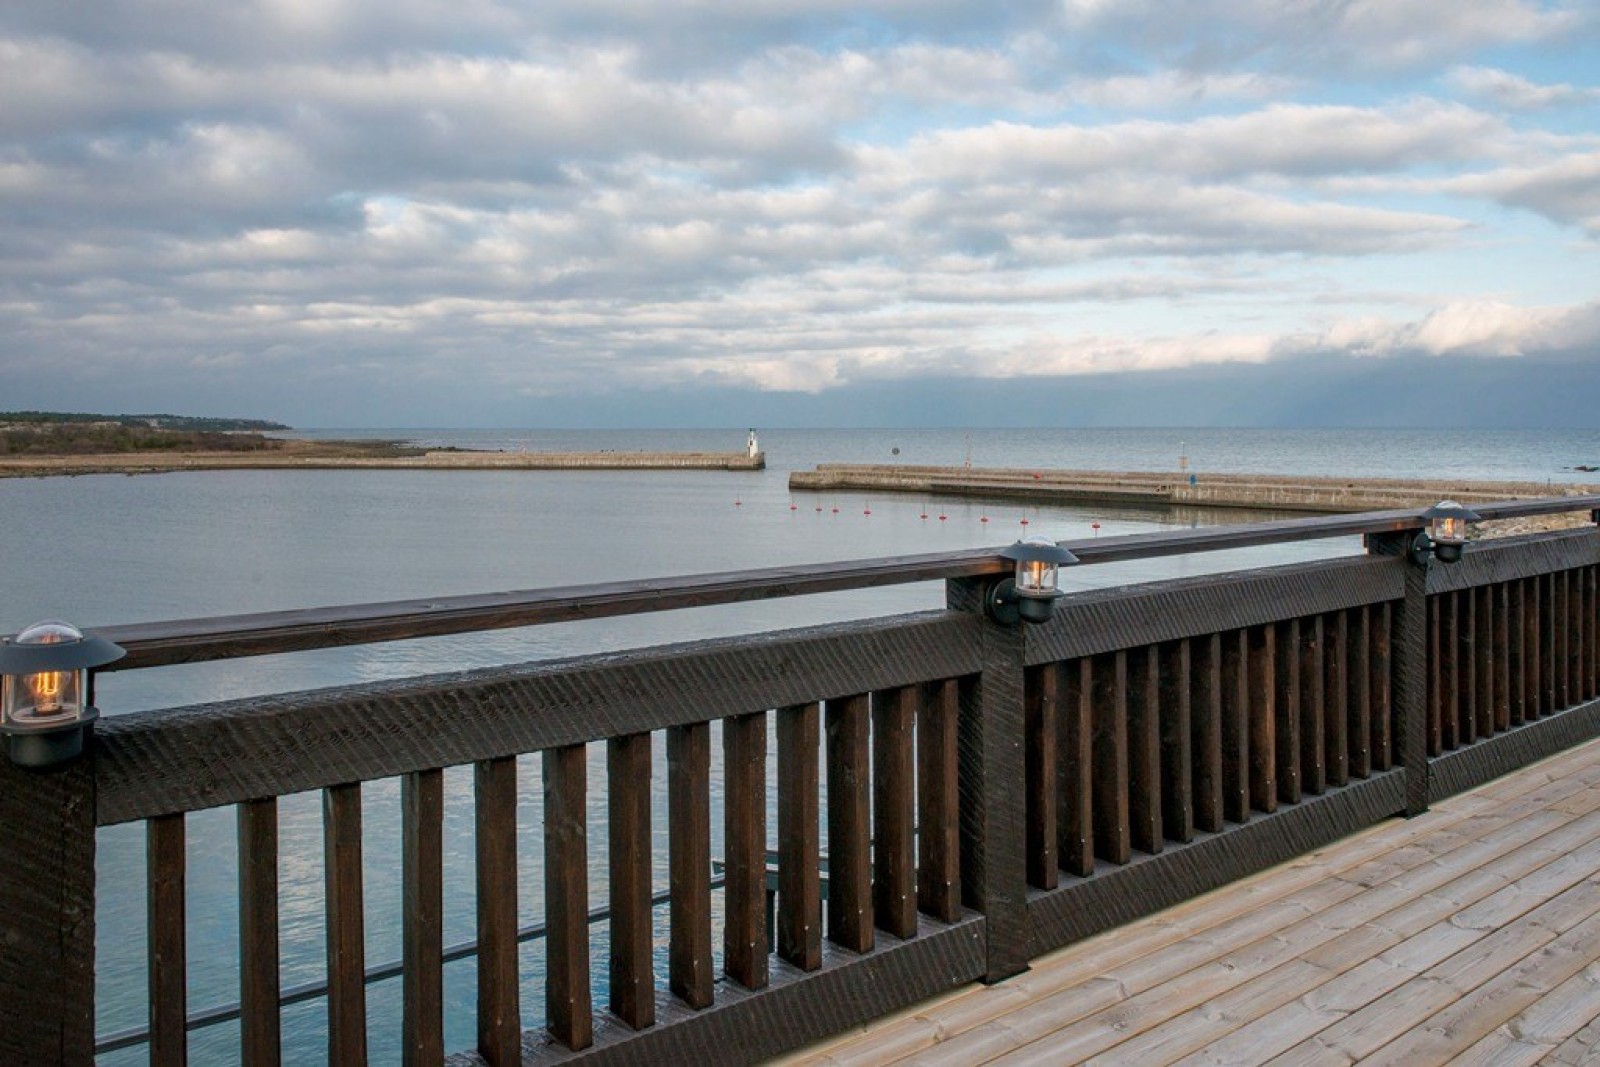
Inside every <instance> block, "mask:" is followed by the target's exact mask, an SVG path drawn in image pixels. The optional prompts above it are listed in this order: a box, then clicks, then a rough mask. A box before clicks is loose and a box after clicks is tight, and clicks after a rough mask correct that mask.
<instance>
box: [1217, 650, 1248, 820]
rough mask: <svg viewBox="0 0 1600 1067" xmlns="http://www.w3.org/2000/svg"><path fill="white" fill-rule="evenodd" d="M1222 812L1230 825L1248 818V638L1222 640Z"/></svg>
mask: <svg viewBox="0 0 1600 1067" xmlns="http://www.w3.org/2000/svg"><path fill="white" fill-rule="evenodd" d="M1222 783H1223V785H1222V812H1223V815H1224V817H1226V818H1227V819H1229V820H1230V821H1232V822H1237V823H1242V822H1246V821H1247V820H1248V819H1249V818H1250V634H1249V632H1248V631H1246V630H1234V631H1232V632H1231V633H1228V634H1225V635H1224V636H1223V638H1222Z"/></svg>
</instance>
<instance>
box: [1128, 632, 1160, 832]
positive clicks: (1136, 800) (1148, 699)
mask: <svg viewBox="0 0 1600 1067" xmlns="http://www.w3.org/2000/svg"><path fill="white" fill-rule="evenodd" d="M1160 666H1161V664H1160V658H1159V656H1158V655H1157V653H1156V650H1155V649H1154V648H1151V647H1149V646H1148V645H1146V646H1142V647H1140V648H1135V649H1131V650H1129V652H1128V836H1129V841H1130V843H1131V844H1132V845H1133V847H1134V848H1136V849H1139V850H1140V851H1141V852H1147V853H1150V854H1152V855H1153V854H1155V853H1157V852H1160V851H1161V845H1162V837H1161V707H1160V699H1161V680H1160V677H1159V673H1158V672H1159V670H1160Z"/></svg>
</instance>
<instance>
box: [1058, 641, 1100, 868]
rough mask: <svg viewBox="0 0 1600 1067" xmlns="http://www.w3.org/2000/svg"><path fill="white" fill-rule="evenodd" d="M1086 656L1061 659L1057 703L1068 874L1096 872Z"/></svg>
mask: <svg viewBox="0 0 1600 1067" xmlns="http://www.w3.org/2000/svg"><path fill="white" fill-rule="evenodd" d="M1092 662H1093V661H1092V660H1090V658H1089V657H1088V656H1084V657H1083V658H1081V659H1075V660H1070V661H1068V662H1066V663H1063V664H1061V665H1060V667H1059V670H1060V672H1061V678H1060V681H1059V682H1058V685H1059V693H1058V695H1059V696H1060V700H1059V702H1058V704H1057V722H1056V743H1057V745H1058V746H1059V747H1058V750H1057V759H1056V765H1057V767H1058V768H1059V769H1060V771H1059V773H1060V783H1059V788H1058V791H1057V793H1056V834H1057V840H1056V854H1057V856H1058V857H1059V859H1060V863H1061V867H1062V869H1063V870H1065V871H1067V872H1068V873H1069V874H1075V875H1078V876H1079V877H1084V876H1086V875H1090V874H1093V873H1094V798H1093V795H1092V793H1091V791H1090V787H1091V781H1090V779H1091V773H1092V768H1093V766H1094V689H1093V687H1094V679H1093V677H1092V675H1091V674H1090V671H1091V670H1092V667H1091V664H1092Z"/></svg>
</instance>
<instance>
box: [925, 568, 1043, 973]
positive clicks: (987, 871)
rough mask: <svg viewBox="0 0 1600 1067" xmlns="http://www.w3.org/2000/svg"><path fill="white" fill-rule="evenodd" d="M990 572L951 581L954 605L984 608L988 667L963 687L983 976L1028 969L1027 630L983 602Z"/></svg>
mask: <svg viewBox="0 0 1600 1067" xmlns="http://www.w3.org/2000/svg"><path fill="white" fill-rule="evenodd" d="M988 584H989V583H988V581H986V580H984V579H956V580H952V581H950V582H948V583H946V586H945V590H946V598H947V603H948V605H949V607H950V608H951V609H953V610H956V611H969V612H972V613H973V614H975V615H977V616H978V618H979V620H980V623H979V631H978V633H979V638H978V639H979V643H980V644H979V649H980V650H979V656H980V662H981V664H982V669H981V671H980V673H979V674H978V675H977V676H976V677H975V678H973V679H971V680H970V681H969V682H968V683H967V684H965V685H963V686H962V687H961V717H960V720H961V721H960V728H959V732H960V750H961V754H960V761H961V894H962V899H963V901H964V902H965V903H966V904H967V906H968V907H971V908H974V909H976V910H978V911H981V912H982V913H983V914H984V918H985V920H986V922H985V928H986V931H987V937H986V938H985V955H986V959H985V965H984V974H983V980H984V981H985V982H989V983H993V982H999V981H1002V980H1003V979H1006V978H1010V977H1011V976H1012V975H1015V974H1021V973H1022V972H1023V971H1026V970H1027V969H1028V955H1029V945H1028V942H1029V936H1030V931H1029V927H1028V909H1027V865H1026V861H1025V857H1024V838H1025V837H1026V832H1027V831H1026V827H1027V802H1026V796H1025V789H1024V787H1025V783H1026V780H1027V769H1026V766H1025V763H1024V760H1023V756H1022V737H1023V729H1024V709H1023V630H1022V624H1018V625H1016V626H1002V625H1000V624H998V623H996V622H994V621H992V620H991V619H990V618H989V617H988V615H986V614H985V613H984V610H983V597H984V591H985V590H986V589H987V588H988Z"/></svg>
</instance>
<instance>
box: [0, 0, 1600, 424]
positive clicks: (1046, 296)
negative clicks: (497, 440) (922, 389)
mask: <svg viewBox="0 0 1600 1067" xmlns="http://www.w3.org/2000/svg"><path fill="white" fill-rule="evenodd" d="M1581 16H1582V10H1581V9H1580V8H1577V7H1574V6H1569V5H1562V4H1535V3H1531V2H1516V0H1463V2H1462V3H1460V4H1454V5H1444V6H1441V5H1437V4H1433V3H1428V4H1424V3H1421V2H1420V0H1396V2H1393V3H1387V4H1375V3H1366V2H1354V0H1351V2H1339V3H1321V2H1307V3H1295V4H1288V5H1284V4H1276V3H1272V4H1269V3H1267V2H1266V0H1200V2H1197V3H1195V4H1192V5H1160V6H1159V8H1158V7H1156V6H1152V5H1150V4H1148V3H1145V2H1143V0H1127V2H1125V3H1119V4H1115V5H1111V4H1089V3H1081V2H1080V3H1068V4H1067V5H1065V6H1064V7H1058V6H1054V5H1047V4H1043V3H1037V4H1035V3H1029V2H1024V3H1020V4H1011V5H1004V6H1003V7H1002V8H1000V9H991V8H983V7H980V6H977V5H970V4H959V3H955V2H953V0H949V2H935V3H922V4H912V3H910V2H909V0H881V2H879V3H875V4H868V5H864V6H863V5H859V4H847V3H845V2H844V0H827V2H825V3H822V4H812V5H805V6H803V7H800V8H797V7H795V6H794V5H792V4H785V3H780V2H779V0H760V2H757V3H752V4H745V5H734V6H728V5H715V4H708V3H696V4H688V5H648V6H647V5H639V4H637V3H634V2H632V0H593V2H588V3H579V2H578V0H554V2H552V3H550V4H545V5H523V4H516V3H511V2H509V0H506V2H499V0H456V2H452V3H450V4H444V3H442V2H440V0H395V2H392V3H388V4H379V3H377V2H376V0H349V2H335V0H327V2H324V3H317V4H311V3H306V2H304V0H280V2H272V0H252V2H246V3H242V4H235V5H212V6H195V5H167V6H161V5H157V6H156V7H153V8H152V7H148V6H147V7H145V8H143V9H140V10H137V11H135V10H134V9H133V8H131V7H126V6H123V5H110V6H109V7H105V6H103V7H102V8H101V9H98V10H95V11H93V12H90V11H89V10H88V9H80V8H78V7H75V6H73V5H59V4H45V3H43V2H42V0H16V2H15V3H14V4H11V5H8V6H7V7H6V9H5V10H4V11H3V12H0V98H3V99H5V100H6V101H7V105H8V106H6V107H4V108H0V227H3V229H0V232H3V233H4V234H5V240H4V242H3V243H0V371H4V370H6V369H7V368H8V366H20V365H23V364H24V363H27V364H29V365H32V362H33V361H34V360H41V359H42V360H48V359H50V358H53V357H54V356H56V355H70V356H71V357H72V359H73V360H74V361H78V362H81V363H82V365H83V366H84V368H85V371H84V373H90V370H89V368H91V367H92V368H93V372H94V373H106V372H107V370H108V368H117V367H124V366H129V365H134V366H137V367H138V368H140V372H141V374H142V375H144V376H145V377H147V378H149V379H150V380H154V379H156V378H158V377H159V376H160V374H162V373H170V374H172V375H173V377H172V378H171V381H173V382H174V388H179V389H181V388H182V384H181V383H182V381H183V379H182V375H181V374H180V373H179V371H180V370H182V372H183V373H191V372H193V373H204V374H205V375H207V376H208V377H209V378H214V379H215V380H217V381H227V380H230V379H232V380H234V381H236V382H237V388H238V389H239V391H240V395H241V396H244V397H250V396H253V395H255V390H256V389H258V388H259V386H260V384H261V383H262V382H263V381H265V380H267V378H268V377H269V376H275V378H276V379H277V380H284V379H286V378H287V379H288V380H292V379H293V378H294V376H295V375H308V376H310V375H315V376H317V377H318V379H319V380H322V379H337V378H341V377H344V378H349V379H351V380H355V379H358V378H360V377H361V376H362V375H363V374H365V373H369V372H371V371H372V370H373V369H374V368H380V369H381V370H382V372H383V374H384V376H385V379H386V380H392V381H395V382H397V383H412V384H413V386H414V387H415V388H418V389H432V388H435V387H436V386H437V385H438V383H440V382H441V381H448V380H452V379H453V378H456V377H460V378H462V379H470V380H472V381H474V382H484V383H490V386H491V387H492V388H495V389H502V388H503V389H505V390H513V391H516V390H525V391H528V392H530V393H537V394H541V395H552V394H556V393H559V392H561V391H562V390H582V389H585V388H592V387H593V386H594V382H595V380H596V371H595V368H596V367H597V366H603V367H605V368H607V371H608V373H607V378H608V379H617V380H627V381H630V382H635V383H644V384H648V385H651V386H655V387H662V388H666V387H669V386H670V387H685V388H688V387H692V386H695V385H701V384H706V383H720V384H730V385H735V386H752V387H757V388H762V389H768V390H780V391H792V390H798V391H817V390H826V389H832V388H838V387H840V386H842V385H844V384H848V383H852V382H860V381H863V380H876V379H885V378H896V377H899V378H906V377H915V376H919V375H964V376H1012V375H1023V374H1026V373H1032V372H1035V371H1036V370H1037V369H1038V368H1039V367H1041V366H1042V367H1045V368H1048V369H1051V370H1058V371H1060V372H1062V373H1082V372H1087V371H1091V370H1109V369H1119V370H1120V369H1138V370H1159V369H1165V368H1171V367H1177V366H1183V365H1189V364H1196V363H1228V362H1255V361H1262V360H1268V359H1276V358H1284V357H1286V356H1294V355H1296V354H1298V353H1303V352H1308V351H1317V352H1321V351H1326V350H1332V349H1338V350H1341V351H1346V352H1350V353H1356V354H1367V355H1374V354H1391V353H1400V352H1411V353H1421V352H1426V353H1436V354H1439V355H1442V356H1464V355H1475V356H1476V355H1491V354H1499V355H1516V354H1527V353H1537V352H1541V351H1547V350H1553V349H1554V348H1556V347H1559V343H1558V342H1560V343H1564V342H1561V338H1566V339H1567V341H1571V340H1572V338H1573V337H1577V338H1580V339H1581V338H1582V337H1585V336H1588V335H1587V334H1586V333H1584V330H1585V329H1586V327H1584V326H1582V323H1583V322H1585V321H1588V320H1584V319H1582V316H1578V317H1576V318H1570V317H1569V318H1567V319H1562V318H1561V317H1560V315H1559V314H1558V313H1557V312H1555V311H1551V310H1549V309H1547V308H1543V307H1542V306H1541V301H1540V300H1539V299H1538V298H1537V297H1536V296H1535V295H1530V294H1529V293H1528V292H1526V291H1520V290H1518V289H1516V288H1515V287H1514V286H1512V285H1510V284H1509V283H1508V284H1507V286H1506V287H1505V288H1504V289H1499V290H1495V299H1496V300H1497V301H1498V302H1497V303H1495V302H1491V303H1485V302H1484V288H1485V287H1484V284H1483V282H1482V280H1481V279H1482V278H1484V277H1486V276H1490V275H1492V274H1493V270H1492V268H1493V267H1494V266H1496V264H1492V263H1486V261H1485V260H1484V259H1483V257H1485V256H1492V255H1493V252H1492V249H1493V248H1494V247H1495V246H1496V245H1503V244H1506V243H1517V244H1519V246H1520V247H1521V248H1530V247H1536V248H1541V249H1544V250H1545V251H1546V253H1547V254H1548V256H1549V257H1550V258H1551V259H1552V260H1556V259H1559V257H1563V256H1581V255H1582V254H1583V253H1582V250H1579V251H1577V252H1574V250H1573V246H1575V245H1581V244H1582V243H1583V242H1582V241H1574V240H1573V238H1574V235H1575V233H1576V234H1577V235H1582V234H1589V235H1594V234H1596V233H1600V221H1597V220H1600V202H1597V201H1596V192H1595V190H1596V189H1600V131H1597V130H1595V129H1594V127H1593V124H1592V122H1589V121H1588V120H1587V119H1586V118H1585V117H1584V115H1583V114H1582V113H1581V112H1578V113H1576V114H1563V115H1556V116H1550V115H1546V114H1545V113H1542V112H1537V111H1534V110H1529V109H1530V108H1534V107H1535V106H1536V105H1542V104H1544V103H1550V104H1554V103H1559V102H1561V101H1562V100H1563V99H1566V96H1567V95H1570V94H1571V93H1576V94H1579V95H1582V94H1587V93H1590V92H1591V91H1590V90H1579V89H1573V88H1572V87H1570V86H1564V85H1552V84H1547V83H1548V82H1550V81H1552V80H1553V79H1548V78H1540V77H1538V76H1537V75H1536V73H1535V71H1536V69H1537V68H1536V63H1535V61H1534V60H1533V59H1526V58H1525V59H1524V61H1523V63H1522V65H1520V66H1519V65H1518V57H1519V55H1522V53H1519V52H1517V48H1518V47H1519V42H1538V43H1539V49H1540V50H1549V49H1555V48H1558V47H1559V46H1560V44H1561V40H1560V38H1559V37H1557V36H1552V35H1554V34H1557V33H1558V32H1559V31H1563V30H1566V31H1571V30H1572V28H1573V27H1574V26H1575V25H1576V22H1575V20H1577V19H1579V18H1580V17H1581ZM1489 47H1493V48H1495V49H1496V50H1497V51H1496V53H1495V62H1496V64H1497V65H1496V66H1495V67H1493V68H1489V67H1483V66H1474V65H1473V64H1474V63H1477V62H1479V61H1480V60H1481V59H1482V56H1481V55H1480V54H1479V52H1480V51H1481V50H1482V49H1485V48H1489ZM1530 54H1531V53H1530ZM1413 70H1414V71H1416V72H1417V75H1416V77H1415V78H1414V79H1413V78H1411V77H1410V76H1409V74H1408V73H1407V72H1409V71H1413ZM1372 71H1376V72H1377V73H1376V74H1371V73H1369V72H1372ZM1441 85H1445V86H1448V87H1450V88H1451V89H1452V90H1453V91H1454V92H1456V93H1460V94H1468V95H1470V96H1472V97H1473V98H1474V99H1488V100H1490V101H1491V102H1492V105H1493V106H1490V107H1488V108H1478V107H1471V106H1466V105H1464V104H1461V103H1454V102H1448V101H1443V100H1440V99H1436V98H1433V97H1430V96H1428V95H1426V94H1427V92H1429V91H1437V90H1438V89H1439V87H1440V86H1441ZM1508 108H1512V109H1516V110H1517V111H1518V113H1517V114H1516V115H1508V114H1506V113H1505V112H1506V110H1507V109H1508ZM1108 116H1109V117H1108ZM1541 123H1545V125H1541ZM1485 200H1486V201H1490V202H1493V203H1496V204H1504V205H1510V206H1514V207H1518V208H1525V209H1527V210H1529V211H1533V212H1537V213H1539V214H1540V215H1542V216H1543V217H1544V218H1545V219H1548V220H1551V221H1553V222H1555V223H1557V224H1558V225H1559V226H1561V227H1565V228H1566V229H1565V230H1564V231H1563V233H1562V234H1561V235H1560V237H1559V239H1551V238H1550V236H1549V234H1548V233H1547V232H1544V231H1539V232H1537V233H1534V232H1533V231H1532V230H1531V229H1529V230H1521V229H1518V226H1519V225H1520V224H1519V222H1518V219H1519V218H1520V219H1522V220H1523V221H1525V222H1528V223H1529V225H1530V227H1532V226H1533V225H1534V222H1533V220H1529V219H1527V216H1526V215H1525V214H1524V213H1523V212H1522V211H1518V212H1511V213H1498V214H1496V213H1487V214H1486V213H1484V212H1482V211H1481V205H1480V204H1477V203H1473V202H1472V201H1485ZM1489 215H1494V216H1495V217H1488V216H1489ZM1505 216H1512V217H1510V218H1507V217H1505ZM1537 225H1541V226H1542V225H1543V224H1542V223H1538V224H1537ZM1530 234H1531V236H1530ZM1559 241H1564V242H1567V243H1566V244H1565V245H1562V244H1559V243H1558V242H1559ZM1540 242H1544V243H1543V244H1541V243H1540ZM1525 254H1526V253H1525ZM1581 266H1582V264H1581V263H1580V264H1579V266H1578V267H1574V268H1572V269H1567V268H1566V267H1564V266H1561V267H1555V268H1551V274H1552V276H1557V277H1576V276H1579V275H1580V274H1581V273H1582V271H1581ZM1369 275H1371V279H1370V280H1369ZM1527 284H1528V286H1529V287H1532V286H1533V285H1534V284H1535V283H1534V282H1529V283H1527ZM1424 286H1425V287H1426V288H1425V291H1421V292H1419V288H1420V287H1424ZM1563 298H1564V297H1563ZM1418 301H1427V302H1429V306H1430V307H1433V308H1435V310H1434V312H1433V314H1432V315H1430V316H1427V317H1421V316H1418V315H1416V314H1414V313H1412V312H1411V311H1410V309H1411V308H1413V307H1414V306H1415V305H1416V304H1417V302H1418ZM1557 302H1559V301H1558V300H1556V299H1549V300H1546V301H1544V303H1557ZM1329 306H1333V307H1337V308H1338V309H1339V310H1340V311H1341V313H1342V314H1343V317H1341V318H1339V319H1338V320H1336V321H1333V322H1331V323H1330V322H1328V320H1327V319H1326V315H1327V308H1328V307H1329ZM1395 314H1400V315H1401V316H1402V317H1401V318H1400V319H1398V320H1396V319H1393V318H1391V317H1389V316H1392V315H1395ZM1407 316H1409V317H1407ZM1561 323H1565V325H1564V326H1563V325H1561ZM1563 330H1565V331H1566V332H1565V333H1563V332H1562V331H1563ZM193 368H200V369H201V370H200V371H193ZM107 376H108V377H114V375H111V374H109V373H108V374H107ZM417 383H426V384H425V385H420V384H417ZM397 388H398V386H397Z"/></svg>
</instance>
